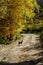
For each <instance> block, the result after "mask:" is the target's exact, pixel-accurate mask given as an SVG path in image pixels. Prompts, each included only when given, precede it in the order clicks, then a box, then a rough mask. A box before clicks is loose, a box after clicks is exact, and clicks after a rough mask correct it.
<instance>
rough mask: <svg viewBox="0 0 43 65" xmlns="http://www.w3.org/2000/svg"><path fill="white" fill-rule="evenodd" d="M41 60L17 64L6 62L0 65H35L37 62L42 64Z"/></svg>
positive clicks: (42, 59)
mask: <svg viewBox="0 0 43 65" xmlns="http://www.w3.org/2000/svg"><path fill="white" fill-rule="evenodd" d="M42 61H43V58H40V59H37V60H31V61H24V62H19V63H7V62H0V65H36V64H37V63H39V62H42Z"/></svg>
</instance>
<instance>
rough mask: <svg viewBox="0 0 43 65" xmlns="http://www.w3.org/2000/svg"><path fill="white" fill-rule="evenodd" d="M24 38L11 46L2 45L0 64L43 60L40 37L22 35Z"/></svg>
mask: <svg viewBox="0 0 43 65" xmlns="http://www.w3.org/2000/svg"><path fill="white" fill-rule="evenodd" d="M22 35H23V37H22V38H21V39H19V40H17V41H16V42H14V41H12V42H11V44H9V45H0V62H9V63H18V62H23V61H31V60H37V59H40V58H42V57H43V56H42V52H43V50H42V49H41V48H40V41H39V36H37V35H34V34H22Z"/></svg>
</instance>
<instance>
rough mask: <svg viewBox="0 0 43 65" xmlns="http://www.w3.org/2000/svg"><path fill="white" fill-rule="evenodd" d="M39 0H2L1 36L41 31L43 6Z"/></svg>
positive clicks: (0, 9)
mask: <svg viewBox="0 0 43 65" xmlns="http://www.w3.org/2000/svg"><path fill="white" fill-rule="evenodd" d="M38 2H39V1H38V0H0V38H2V37H5V38H6V37H10V36H13V35H16V34H20V33H21V32H22V33H23V32H24V33H25V32H31V33H34V32H41V31H42V30H43V8H41V6H40V3H38ZM40 2H41V1H40Z"/></svg>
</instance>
